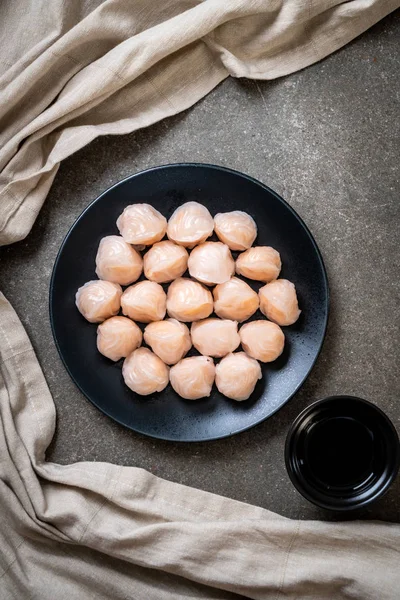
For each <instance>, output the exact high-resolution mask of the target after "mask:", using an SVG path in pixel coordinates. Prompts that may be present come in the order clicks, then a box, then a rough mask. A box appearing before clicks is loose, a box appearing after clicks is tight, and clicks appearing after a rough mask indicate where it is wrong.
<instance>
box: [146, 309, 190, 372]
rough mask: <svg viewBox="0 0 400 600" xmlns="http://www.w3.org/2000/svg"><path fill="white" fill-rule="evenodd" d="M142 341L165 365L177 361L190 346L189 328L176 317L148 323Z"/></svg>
mask: <svg viewBox="0 0 400 600" xmlns="http://www.w3.org/2000/svg"><path fill="white" fill-rule="evenodd" d="M144 341H145V342H146V344H147V345H148V346H150V348H151V349H152V350H153V352H154V353H155V354H157V356H159V357H160V358H161V360H162V361H164V362H165V363H166V364H167V365H174V364H175V363H177V362H178V361H179V360H181V359H182V358H183V357H184V356H185V355H186V354H187V353H188V352H189V350H190V348H191V347H192V342H191V339H190V333H189V329H188V328H187V326H186V325H184V324H183V323H180V322H179V321H177V320H176V319H166V320H165V321H155V322H154V323H149V325H147V326H146V328H145V330H144Z"/></svg>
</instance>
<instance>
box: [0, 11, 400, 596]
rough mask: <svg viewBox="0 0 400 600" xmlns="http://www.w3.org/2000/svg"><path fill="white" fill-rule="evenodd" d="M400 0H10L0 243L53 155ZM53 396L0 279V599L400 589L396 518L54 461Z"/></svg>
mask: <svg viewBox="0 0 400 600" xmlns="http://www.w3.org/2000/svg"><path fill="white" fill-rule="evenodd" d="M399 5H400V3H399V1H398V0H350V1H347V2H343V1H338V0H318V1H317V0H204V1H200V0H174V1H173V0H164V1H163V2H156V1H153V2H151V1H150V0H106V1H104V2H101V1H100V0H70V1H68V2H65V1H63V0H30V1H29V0H13V1H11V0H5V1H4V2H2V3H1V4H0V47H1V50H2V52H1V54H0V244H9V243H12V242H15V241H18V240H20V239H23V238H24V237H25V236H26V235H27V234H28V233H29V231H30V229H31V227H32V225H33V223H34V221H35V218H36V216H37V214H38V212H39V210H40V208H41V206H42V204H43V202H44V200H45V198H46V195H47V193H48V191H49V189H50V186H51V184H52V181H53V180H54V177H55V175H56V173H57V169H58V167H59V164H60V161H62V160H63V159H64V158H66V157H67V156H69V155H70V154H72V153H73V152H75V151H76V150H78V149H79V148H82V147H83V146H84V145H85V144H88V143H89V142H90V141H91V140H93V139H94V138H95V137H97V136H99V135H105V134H123V133H128V132H131V131H134V130H136V129H138V128H141V127H145V126H147V125H150V124H151V123H154V122H155V121H158V120H160V119H162V118H164V117H166V116H168V115H172V114H175V113H177V112H179V111H182V110H183V109H185V108H187V107H189V106H191V105H192V104H194V103H195V102H196V101H197V100H199V99H200V98H201V97H203V96H204V95H205V94H207V93H208V92H210V91H211V90H212V89H213V88H214V87H215V86H216V85H217V84H218V83H219V82H221V81H222V80H223V79H224V78H226V77H227V76H228V75H233V76H234V77H249V78H254V79H272V78H275V77H279V76H282V75H286V74H289V73H292V72H294V71H296V70H298V69H301V68H304V67H306V66H307V65H310V64H312V63H314V62H316V61H318V60H320V59H322V58H324V57H325V56H327V55H328V54H329V53H331V52H333V51H335V50H336V49H338V48H340V47H341V46H343V45H344V44H346V43H347V42H349V41H350V40H351V39H353V38H354V37H356V36H357V35H359V34H361V33H362V32H363V31H365V30H366V29H367V28H368V27H370V26H371V25H373V24H374V23H375V22H377V21H378V20H379V19H381V18H382V17H384V16H385V15H387V14H388V13H390V12H391V11H392V10H394V9H396V8H398V6H399ZM54 427H55V408H54V404H53V400H52V398H51V395H50V392H49V390H48V388H47V385H46V382H45V380H44V376H43V373H42V371H41V369H40V366H39V364H38V362H37V359H36V357H35V355H34V352H33V350H32V347H31V345H30V342H29V340H28V338H27V335H26V333H25V331H24V329H23V327H22V325H21V323H20V322H19V320H18V317H17V316H16V314H15V313H14V311H13V309H12V308H11V306H10V305H9V303H8V302H7V300H6V299H5V298H4V296H0V429H1V430H0V519H1V525H0V599H1V600H10V599H14V598H18V599H19V598H21V599H22V598H24V599H25V598H39V597H40V598H41V599H42V600H46V599H54V598H60V599H61V600H63V599H64V598H68V600H73V599H75V598H76V599H78V598H79V599H86V598H96V599H97V598H99V599H101V598H107V599H108V598H113V599H114V600H119V599H121V600H122V599H126V598H135V599H141V598H146V600H152V599H154V600H169V599H171V600H172V599H174V600H179V599H181V598H182V599H184V598H185V599H188V598H208V599H214V598H215V599H232V600H233V599H234V598H240V597H243V596H244V597H247V598H254V599H256V598H257V599H268V600H269V599H271V600H272V599H278V598H293V599H294V598H297V599H299V598H301V599H302V600H308V599H316V600H322V599H324V598H326V599H328V598H329V599H335V600H340V599H342V598H343V599H344V598H358V599H360V600H361V599H362V600H368V599H370V600H377V599H378V598H379V600H385V599H395V598H398V594H399V592H398V590H399V589H400V571H399V570H398V563H399V554H400V553H399V544H400V526H398V525H393V524H388V523H371V522H353V523H346V524H345V523H336V524H330V523H323V522H310V521H301V522H300V521H293V520H291V519H286V518H284V517H281V516H279V515H276V514H274V513H271V512H269V511H267V510H264V509H261V508H257V507H254V506H250V505H247V504H242V503H240V502H236V501H233V500H230V499H227V498H222V497H219V496H215V495H212V494H209V493H206V492H202V491H199V490H195V489H192V488H188V487H184V486H180V485H178V484H174V483H170V482H167V481H164V480H162V479H159V478H157V477H154V476H153V475H151V474H149V473H147V472H145V471H143V470H141V469H138V468H134V467H120V466H116V465H111V464H106V463H88V462H82V463H77V464H73V465H64V466H62V465H57V464H53V463H49V462H46V460H45V452H46V449H47V447H48V445H49V443H50V441H51V439H52V436H53V434H54Z"/></svg>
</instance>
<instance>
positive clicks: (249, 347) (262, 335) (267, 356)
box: [239, 320, 285, 362]
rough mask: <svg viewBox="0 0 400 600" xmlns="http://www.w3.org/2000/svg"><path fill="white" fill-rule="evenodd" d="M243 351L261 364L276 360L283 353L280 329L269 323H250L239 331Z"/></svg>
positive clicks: (283, 338)
mask: <svg viewBox="0 0 400 600" xmlns="http://www.w3.org/2000/svg"><path fill="white" fill-rule="evenodd" d="M239 335H240V340H241V342H242V347H243V350H245V351H246V352H247V354H248V355H249V356H252V357H253V358H256V359H257V360H260V361H261V362H271V361H273V360H276V359H277V358H278V356H280V355H281V354H282V352H283V348H284V345H285V336H284V334H283V331H282V329H281V328H280V327H279V325H276V323H271V321H264V320H262V321H252V322H251V323H246V324H245V325H243V327H241V328H240V331H239Z"/></svg>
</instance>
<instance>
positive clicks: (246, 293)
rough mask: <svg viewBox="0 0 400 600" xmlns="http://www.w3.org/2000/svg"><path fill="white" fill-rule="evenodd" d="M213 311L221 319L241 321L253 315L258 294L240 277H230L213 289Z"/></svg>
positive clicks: (256, 305)
mask: <svg viewBox="0 0 400 600" xmlns="http://www.w3.org/2000/svg"><path fill="white" fill-rule="evenodd" d="M213 295H214V311H215V313H216V314H217V315H218V316H219V317H221V319H233V320H234V321H238V322H239V323H241V322H242V321H247V319H249V318H250V317H251V315H253V314H254V313H255V312H256V310H257V308H258V305H259V301H258V294H257V293H256V292H255V291H254V290H252V289H251V287H250V286H249V285H248V284H247V283H246V282H245V281H242V279H238V277H232V279H230V280H229V281H226V282H225V283H220V284H219V285H217V286H216V287H215V288H214V290H213Z"/></svg>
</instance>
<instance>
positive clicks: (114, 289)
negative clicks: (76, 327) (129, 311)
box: [75, 279, 122, 323]
mask: <svg viewBox="0 0 400 600" xmlns="http://www.w3.org/2000/svg"><path fill="white" fill-rule="evenodd" d="M121 295H122V289H121V286H120V285H118V283H111V282H110V281H102V280H101V279H99V280H95V281H88V282H87V283H85V284H84V285H83V286H82V287H80V288H79V289H78V291H77V292H76V295H75V304H76V306H77V308H78V310H79V312H80V313H81V314H82V315H83V316H84V317H85V319H86V320H87V321H89V323H101V322H102V321H105V319H108V318H109V317H113V316H114V315H116V314H117V313H118V311H119V309H120V307H121Z"/></svg>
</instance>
